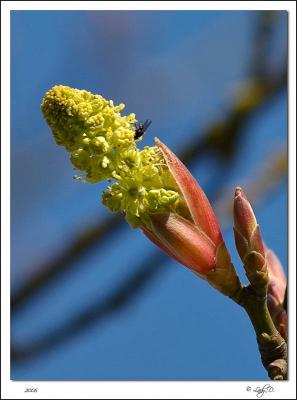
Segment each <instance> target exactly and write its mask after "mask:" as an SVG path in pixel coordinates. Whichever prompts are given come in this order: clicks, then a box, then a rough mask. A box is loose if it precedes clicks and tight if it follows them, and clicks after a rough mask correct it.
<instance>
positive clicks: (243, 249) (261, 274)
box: [233, 187, 268, 295]
mask: <svg viewBox="0 0 297 400" xmlns="http://www.w3.org/2000/svg"><path fill="white" fill-rule="evenodd" d="M233 215H234V237H235V244H236V248H237V251H238V254H239V256H240V258H241V260H242V262H243V264H244V268H245V271H246V275H247V277H248V279H249V281H250V282H251V284H252V286H253V287H254V289H255V290H256V291H257V292H258V293H259V294H263V295H265V294H266V288H267V283H268V272H267V266H266V261H265V250H264V243H263V240H262V237H261V233H260V228H259V225H258V223H257V220H256V217H255V214H254V212H253V209H252V207H251V204H250V203H249V201H248V199H247V198H246V196H245V194H244V192H243V191H242V190H241V188H239V187H238V188H236V190H235V198H234V209H233Z"/></svg>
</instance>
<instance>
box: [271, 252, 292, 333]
mask: <svg viewBox="0 0 297 400" xmlns="http://www.w3.org/2000/svg"><path fill="white" fill-rule="evenodd" d="M266 262H267V268H268V274H269V282H268V290H267V305H268V309H269V312H270V315H271V317H272V319H273V322H274V324H275V326H276V328H277V329H278V331H279V332H280V334H281V335H282V336H283V338H285V339H286V338H287V330H288V321H287V313H286V310H285V309H284V301H285V294H286V287H287V278H286V275H285V273H284V271H283V267H282V265H281V263H280V261H279V259H278V258H277V256H276V255H275V254H274V252H273V251H272V250H270V249H266Z"/></svg>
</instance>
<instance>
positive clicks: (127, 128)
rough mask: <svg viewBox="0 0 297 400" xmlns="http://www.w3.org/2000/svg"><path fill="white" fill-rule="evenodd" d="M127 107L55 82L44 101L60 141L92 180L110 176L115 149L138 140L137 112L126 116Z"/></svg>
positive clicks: (48, 118) (54, 131) (44, 110)
mask: <svg viewBox="0 0 297 400" xmlns="http://www.w3.org/2000/svg"><path fill="white" fill-rule="evenodd" d="M123 108H125V106H124V104H120V105H118V106H115V105H114V104H113V102H112V100H106V99H104V98H103V97H102V96H100V95H94V94H92V93H90V92H88V91H86V90H79V89H73V88H70V87H67V86H54V87H53V88H52V89H51V90H49V91H48V92H47V93H46V95H45V97H44V99H43V102H42V104H41V109H42V112H43V114H44V117H45V119H46V121H47V123H48V125H49V126H50V128H51V129H52V132H53V135H54V138H55V140H56V142H57V144H59V145H62V146H64V147H65V148H66V149H67V150H68V151H70V152H71V161H72V163H73V165H74V166H75V168H77V169H79V170H81V171H84V172H85V173H86V180H87V181H89V182H91V183H96V182H99V181H101V180H104V179H107V178H109V177H110V176H111V173H112V171H113V168H114V164H113V159H114V157H115V153H116V152H117V151H119V150H122V149H123V148H125V147H127V146H129V145H130V144H131V143H134V134H135V130H134V124H135V122H136V119H135V114H130V115H128V116H122V115H121V111H122V110H123Z"/></svg>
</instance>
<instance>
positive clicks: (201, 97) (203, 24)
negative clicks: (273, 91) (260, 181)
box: [11, 11, 287, 380]
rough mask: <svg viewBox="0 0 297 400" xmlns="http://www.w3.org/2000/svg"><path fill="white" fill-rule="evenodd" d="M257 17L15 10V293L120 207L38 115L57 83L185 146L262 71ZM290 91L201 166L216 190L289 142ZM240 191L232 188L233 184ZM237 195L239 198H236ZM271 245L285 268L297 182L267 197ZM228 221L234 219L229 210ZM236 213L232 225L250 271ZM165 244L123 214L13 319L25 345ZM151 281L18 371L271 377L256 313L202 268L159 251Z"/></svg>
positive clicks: (279, 43) (70, 375)
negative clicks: (117, 106)
mask: <svg viewBox="0 0 297 400" xmlns="http://www.w3.org/2000/svg"><path fill="white" fill-rule="evenodd" d="M257 14H258V13H257V12H248V11H236V12H230V11H229V12H227V11H226V12H215V11H213V12H211V11H208V12H202V11H197V12H193V11H191V12H186V11H178V12H177V11H176V12H175V11H171V12H165V11H162V12H156V11H155V12H152V11H145V12H128V11H125V12H79V11H77V12H70V11H65V12H61V11H60V12H58V11H56V12H50V11H33V12H32V11H14V12H12V15H11V23H12V26H11V33H12V36H11V62H12V64H11V68H12V70H11V76H12V80H11V87H12V96H11V110H12V112H11V128H12V130H11V160H12V165H11V169H12V189H11V190H12V191H11V202H12V216H11V217H12V218H11V232H12V233H11V238H12V240H11V249H12V266H11V285H12V291H13V293H15V292H17V290H19V289H20V288H21V287H22V286H23V285H24V284H25V283H26V282H28V281H30V279H31V278H32V277H34V276H35V274H36V273H38V271H39V269H40V268H42V265H43V264H44V262H45V261H46V260H49V259H51V258H52V257H53V255H54V254H59V252H61V251H62V250H63V248H64V247H65V245H67V244H69V243H71V240H72V239H73V238H75V237H76V233H77V232H78V231H80V230H82V229H85V228H87V227H88V226H89V225H90V224H94V222H96V221H98V223H100V222H102V221H105V220H107V219H108V218H109V216H110V214H109V212H108V211H107V210H106V209H105V208H104V207H103V205H102V204H100V196H101V192H102V189H103V188H104V187H105V186H104V184H103V183H100V184H98V185H89V184H81V183H80V182H78V181H76V180H74V179H73V178H72V177H73V175H74V171H73V169H72V166H71V163H70V162H69V157H68V154H66V152H65V151H64V149H62V148H59V147H57V145H56V144H55V143H54V140H53V138H52V136H51V133H50V131H49V129H48V127H47V126H46V124H45V121H44V120H43V118H42V115H41V112H40V103H41V99H42V97H43V95H44V93H45V92H46V91H47V90H48V89H50V88H51V87H52V86H53V85H55V84H64V85H69V86H73V87H77V88H81V89H87V90H90V91H92V92H94V93H100V94H102V95H104V96H105V97H107V98H110V99H113V100H114V101H115V103H120V102H124V103H125V104H126V110H125V112H127V113H129V112H135V113H136V115H137V117H138V118H139V120H145V119H147V118H149V119H151V120H152V121H153V123H152V125H151V127H150V128H149V131H148V132H147V134H146V136H145V138H144V141H143V143H144V144H145V145H151V144H152V143H153V138H154V136H158V137H159V138H160V139H161V140H162V141H164V142H166V144H167V145H168V146H169V147H170V148H172V149H173V150H174V151H176V152H179V151H181V150H182V149H183V148H185V143H188V142H191V141H192V140H193V139H195V135H196V136H197V132H201V134H203V132H204V131H205V129H206V128H207V127H208V126H209V125H210V124H211V123H212V122H213V121H214V120H217V119H219V118H220V117H222V116H224V115H225V114H226V112H228V109H229V105H230V101H231V99H232V95H233V93H234V90H235V89H236V88H238V87H239V85H240V84H242V82H244V81H245V80H246V79H247V78H249V73H250V72H249V68H250V65H249V63H250V58H251V53H252V49H253V38H254V37H253V32H254V28H255V24H256V18H257ZM273 40H274V45H273V50H274V51H273V52H271V53H272V54H270V58H269V67H270V69H271V71H274V70H277V68H278V67H279V66H280V65H281V64H282V61H283V60H284V56H285V49H286V14H285V13H282V15H281V16H280V20H279V23H278V28H277V30H276V32H275V35H274V38H273ZM286 118H287V102H286V93H285V91H281V92H280V93H279V94H278V95H277V96H276V97H275V98H274V99H273V100H272V101H271V102H269V103H268V104H267V106H265V107H263V108H262V109H261V110H260V111H259V112H257V113H255V114H254V115H253V117H252V118H250V119H249V120H248V122H247V124H246V125H245V126H244V128H243V129H244V132H243V135H242V136H243V138H242V141H241V142H240V145H239V146H238V147H237V151H236V154H235V157H234V165H233V168H232V169H231V171H229V172H228V175H227V176H225V175H224V173H221V170H220V168H221V166H220V164H219V162H218V160H217V159H216V157H215V156H213V157H208V158H205V160H204V159H203V160H196V161H195V162H193V163H192V164H191V171H192V173H193V174H194V175H195V177H196V178H197V179H198V180H199V182H200V183H201V185H202V187H204V188H205V190H206V192H207V190H210V189H209V186H210V185H209V180H210V179H211V177H213V176H215V177H216V179H217V180H218V183H219V182H223V183H224V184H226V187H230V199H232V196H233V187H235V186H237V185H241V184H242V182H245V181H246V178H247V177H250V178H251V179H252V178H255V177H256V176H257V174H258V170H259V169H261V168H262V167H263V162H264V161H265V160H266V159H269V157H271V156H272V155H273V154H274V153H275V151H276V150H277V149H279V148H284V149H285V148H286V140H287V120H286ZM227 194H228V193H227ZM224 195H226V193H224ZM255 211H256V214H257V218H258V221H259V223H260V225H261V229H262V233H263V236H264V238H265V241H266V243H267V244H268V245H269V246H270V247H271V248H273V249H274V250H275V252H276V253H277V255H278V256H279V258H280V260H281V261H282V263H283V265H284V268H285V269H286V268H287V186H286V182H285V181H284V182H282V183H281V184H280V185H279V186H278V187H277V188H276V189H275V190H274V191H273V192H272V193H271V194H270V195H269V197H268V198H265V199H264V200H263V201H261V202H259V203H257V204H256V205H255ZM227 219H228V218H227ZM231 226H232V222H231V220H229V223H227V224H225V225H224V227H223V228H224V229H223V234H224V238H225V240H226V243H227V245H228V247H229V249H230V252H231V255H232V259H233V261H234V263H235V265H236V268H237V270H238V273H239V274H240V276H241V278H242V279H243V280H245V278H244V272H243V268H242V266H241V263H240V262H239V258H238V256H237V254H236V251H235V246H234V243H233V234H232V229H231ZM158 254H159V250H158V249H156V248H155V247H153V245H152V244H151V243H150V242H149V241H148V240H147V239H146V238H145V237H144V236H143V235H142V234H141V232H140V231H137V230H132V229H131V228H130V227H129V226H128V225H127V224H124V223H123V224H122V225H121V227H120V229H118V230H117V231H116V233H115V234H114V235H112V236H110V237H109V238H108V240H104V241H103V242H102V243H100V246H97V247H95V248H93V249H92V251H90V252H88V254H85V255H84V256H83V257H82V258H80V259H78V260H77V261H76V262H75V263H74V264H73V268H71V269H69V270H68V271H67V272H65V273H63V274H61V275H60V276H59V278H58V279H55V280H52V281H50V282H49V284H48V285H47V286H46V287H45V288H44V289H43V290H42V291H40V292H38V293H37V294H36V295H35V296H33V297H32V298H31V299H30V300H29V301H28V302H27V303H25V304H24V305H23V306H22V307H20V308H19V309H17V310H16V312H15V313H14V314H13V315H12V320H11V324H12V325H11V326H12V340H13V343H15V344H16V345H17V346H28V345H31V344H32V343H33V344H34V343H35V344H36V343H38V342H39V340H41V339H42V338H44V337H46V336H47V335H49V334H51V333H54V332H55V331H56V330H57V329H59V327H61V326H64V324H65V323H67V321H71V320H72V318H74V317H75V316H76V315H77V314H78V313H80V312H81V313H82V314H83V313H84V312H85V311H84V310H87V309H88V308H89V307H90V306H92V305H93V304H94V303H96V302H98V303H102V302H104V301H106V298H107V297H108V296H109V295H110V294H111V293H113V292H114V291H115V290H116V289H117V288H118V287H119V286H120V285H121V284H122V283H123V282H124V281H125V280H127V279H129V277H132V276H133V275H134V274H135V273H136V272H140V271H141V268H142V264H141V263H142V262H144V260H147V259H148V257H149V256H150V255H152V256H156V255H158ZM159 257H160V260H162V263H161V261H160V266H159V267H158V265H157V266H156V265H154V270H155V271H156V272H154V275H153V277H152V278H151V279H150V280H149V281H148V284H147V285H146V286H145V288H144V289H143V290H140V291H139V293H138V294H137V295H135V296H134V297H133V300H132V301H131V302H129V303H128V304H127V306H125V307H122V308H120V309H119V311H117V312H115V313H111V314H110V315H108V317H106V318H102V319H96V318H94V321H93V322H92V323H91V324H89V325H88V326H87V327H86V328H85V329H83V330H81V331H79V332H77V333H75V334H73V335H70V336H69V337H67V339H65V340H63V341H61V342H60V343H58V344H55V345H53V346H51V347H50V348H49V349H47V350H45V351H41V352H39V353H38V354H36V355H34V357H31V358H28V359H26V360H23V361H19V362H14V363H13V364H12V370H11V377H12V379H15V380H265V379H267V376H266V372H265V370H264V369H263V367H262V365H261V362H260V357H259V354H258V352H257V347H256V341H255V337H254V333H253V331H252V329H251V326H250V322H249V320H248V319H247V317H246V315H245V314H244V313H243V311H242V310H241V309H240V308H239V307H238V306H237V305H236V304H235V303H233V302H231V301H230V300H229V299H227V298H225V297H223V296H222V295H221V294H220V293H218V292H216V291H215V290H214V289H213V288H211V287H210V286H208V285H207V284H206V283H205V282H203V281H201V280H199V279H197V278H196V277H195V276H194V275H193V274H192V273H191V272H190V271H188V270H187V269H185V268H183V267H182V266H180V265H178V264H177V263H176V262H174V261H172V260H171V259H169V258H167V259H166V258H164V257H163V258H162V257H161V256H160V255H159Z"/></svg>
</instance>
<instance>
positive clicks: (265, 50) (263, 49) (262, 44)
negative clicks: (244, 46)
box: [250, 10, 281, 80]
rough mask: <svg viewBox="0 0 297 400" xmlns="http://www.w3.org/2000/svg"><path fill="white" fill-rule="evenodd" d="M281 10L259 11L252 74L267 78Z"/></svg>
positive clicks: (251, 65)
mask: <svg viewBox="0 0 297 400" xmlns="http://www.w3.org/2000/svg"><path fill="white" fill-rule="evenodd" d="M280 14H281V12H280V11H278V10H270V11H268V10H266V11H260V12H259V13H258V18H257V19H256V20H255V24H256V26H255V30H254V40H253V46H252V55H251V62H250V72H251V76H253V77H254V78H258V79H261V80H265V76H266V75H267V72H268V71H269V54H271V51H272V45H273V40H271V37H272V35H273V32H274V31H275V27H276V24H277V22H278V20H279V18H280Z"/></svg>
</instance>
